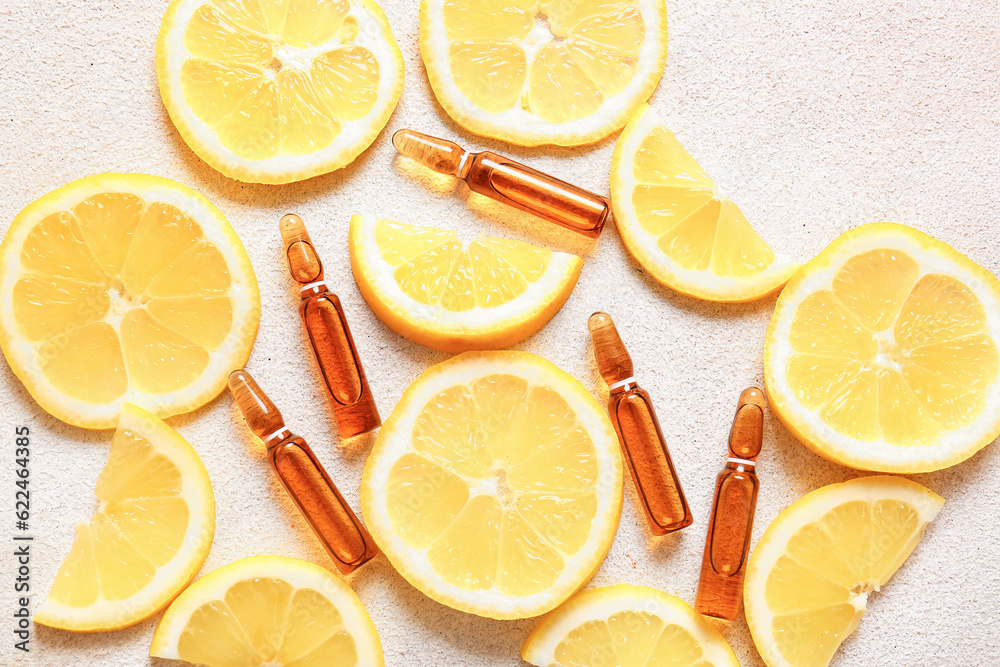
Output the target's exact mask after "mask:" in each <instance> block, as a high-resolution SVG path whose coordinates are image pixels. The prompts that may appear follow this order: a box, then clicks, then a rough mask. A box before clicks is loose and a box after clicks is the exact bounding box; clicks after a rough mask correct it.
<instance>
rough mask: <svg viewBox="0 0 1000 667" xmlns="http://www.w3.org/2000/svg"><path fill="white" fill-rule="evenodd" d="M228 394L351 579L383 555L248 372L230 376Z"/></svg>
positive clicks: (277, 471)
mask: <svg viewBox="0 0 1000 667" xmlns="http://www.w3.org/2000/svg"><path fill="white" fill-rule="evenodd" d="M229 391H230V392H232V394H233V398H234V399H235V400H236V405H238V406H239V408H240V411H241V412H242V413H243V417H244V418H245V419H246V420H247V424H248V425H249V426H250V429H251V430H252V431H253V432H254V433H255V434H256V435H257V437H259V438H260V439H261V440H263V441H264V445H265V446H266V447H267V458H268V460H269V461H270V462H271V466H272V467H273V468H274V471H275V472H276V473H277V474H278V479H280V480H281V483H282V485H284V487H285V490H286V491H287V492H288V495H289V496H291V497H292V500H293V501H294V502H295V505H296V507H298V508H299V511H300V512H301V513H302V516H304V517H305V519H306V521H307V522H308V523H309V526H310V527H311V528H312V529H313V532H314V533H316V537H318V538H319V541H320V543H321V544H322V545H323V548H324V549H326V552H327V553H328V554H330V558H332V559H333V562H334V563H336V564H337V569H339V570H340V571H341V572H342V573H344V574H350V573H351V572H353V571H354V570H356V569H357V568H358V567H360V566H361V565H363V564H364V563H366V562H368V561H369V560H371V559H372V558H374V557H375V556H376V555H377V554H378V547H377V546H376V545H375V541H374V540H373V539H372V537H371V535H369V534H368V530H367V529H366V528H365V527H364V524H362V523H361V521H360V520H359V519H358V517H357V516H355V514H354V512H353V510H351V507H350V506H349V505H348V504H347V501H346V500H344V497H343V496H342V495H340V491H338V490H337V487H336V486H334V484H333V482H332V481H331V480H330V476H329V475H327V473H326V470H325V469H324V468H323V466H322V464H320V462H319V461H318V460H317V459H316V455H315V454H313V452H312V449H310V448H309V445H308V444H306V441H305V440H303V439H302V438H300V437H299V436H297V435H295V434H294V433H292V432H291V431H289V430H288V428H286V427H285V420H284V418H283V417H282V416H281V412H279V411H278V408H277V407H276V406H275V405H274V403H272V402H271V399H269V398H268V397H267V394H265V393H264V392H263V390H262V389H261V388H260V386H258V384H257V383H256V382H255V381H254V379H253V378H252V377H251V376H250V374H249V373H247V372H246V371H242V370H240V371H234V372H233V373H232V374H231V375H230V376H229Z"/></svg>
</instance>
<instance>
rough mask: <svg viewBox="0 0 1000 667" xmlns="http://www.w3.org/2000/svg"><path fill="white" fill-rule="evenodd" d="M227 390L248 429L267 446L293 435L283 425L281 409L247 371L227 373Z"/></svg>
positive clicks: (293, 435)
mask: <svg viewBox="0 0 1000 667" xmlns="http://www.w3.org/2000/svg"><path fill="white" fill-rule="evenodd" d="M229 391H230V392H231V393H232V395H233V399H235V401H236V405H237V406H238V407H239V409H240V412H242V413H243V418H244V419H246V422H247V425H248V426H249V427H250V430H251V431H253V432H254V435H256V436H257V437H258V438H260V439H261V440H263V441H264V444H265V445H267V446H268V447H269V448H270V447H273V446H275V445H278V444H280V443H282V442H284V441H285V440H288V439H290V438H293V437H295V434H293V433H292V432H291V431H289V430H288V427H286V426H285V419H284V417H282V416H281V411H279V410H278V407H277V406H276V405H275V404H274V403H273V402H272V401H271V399H270V398H268V396H267V394H265V393H264V390H263V389H261V388H260V385H258V384H257V382H256V380H254V379H253V377H252V376H251V375H250V374H249V373H247V372H246V371H244V370H237V371H233V372H232V373H231V374H230V375H229Z"/></svg>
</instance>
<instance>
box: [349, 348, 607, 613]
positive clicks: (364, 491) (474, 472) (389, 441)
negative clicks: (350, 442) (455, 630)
mask: <svg viewBox="0 0 1000 667" xmlns="http://www.w3.org/2000/svg"><path fill="white" fill-rule="evenodd" d="M621 506H622V461H621V455H620V454H619V452H618V440H617V438H616V436H615V431H614V429H613V428H612V426H611V422H610V420H609V419H608V416H607V413H606V412H605V411H604V409H603V408H601V406H599V405H598V404H597V403H596V402H595V401H594V399H593V398H592V397H591V396H590V394H589V393H588V392H587V391H586V389H584V388H583V386H582V385H581V384H580V383H579V382H577V381H576V380H575V379H573V378H572V377H570V376H569V375H567V374H566V373H564V372H563V371H561V370H559V369H558V368H556V367H555V366H553V365H552V364H551V363H549V362H548V361H545V360H544V359H541V358H539V357H536V356H534V355H532V354H527V353H525V352H466V353H464V354H461V355H459V356H457V357H454V358H452V359H449V360H448V361H445V362H442V363H440V364H437V365H435V366H432V367H431V368H429V369H428V370H426V371H424V373H423V374H421V376H420V377H419V378H417V379H416V380H415V381H414V382H413V384H411V385H410V386H409V387H408V388H407V389H406V391H405V392H404V393H403V397H402V399H401V400H400V402H399V404H398V405H397V406H396V409H395V410H394V411H393V413H392V416H391V417H390V418H389V419H388V420H387V421H386V422H385V424H384V425H383V426H382V430H381V431H380V432H379V434H378V438H377V439H376V441H375V446H374V447H373V449H372V453H371V455H370V456H369V457H368V461H367V463H366V464H365V470H364V474H363V476H362V479H361V509H362V513H363V514H364V517H365V522H366V524H367V525H368V529H369V530H370V531H371V534H372V536H373V537H374V538H375V541H376V542H378V545H379V547H381V549H382V551H383V552H384V553H385V555H386V556H387V557H388V558H389V561H390V562H391V563H392V565H393V566H394V567H395V568H396V569H397V570H398V571H399V573H400V574H401V575H402V576H403V577H404V578H405V579H406V580H407V581H409V582H410V583H411V584H413V585H414V586H415V587H416V588H418V589H419V590H421V591H423V592H424V593H425V594H426V595H428V596H429V597H431V598H433V599H435V600H437V601H438V602H441V603H442V604H446V605H448V606H450V607H453V608H455V609H459V610H461V611H466V612H470V613H473V614H478V615H480V616H486V617H490V618H498V619H509V618H526V617H529V616H537V615H539V614H542V613H544V612H546V611H548V610H550V609H552V608H553V607H555V606H556V605H558V604H559V603H561V602H562V601H563V600H565V599H566V598H567V597H569V596H570V595H571V594H572V593H573V592H574V591H576V590H577V589H578V588H579V587H580V586H581V585H583V584H584V583H585V582H586V581H587V580H588V579H590V577H592V576H593V574H594V572H595V571H596V570H597V568H598V567H599V566H600V564H601V561H602V560H603V559H604V556H605V555H606V554H607V552H608V549H609V548H610V547H611V542H612V540H613V539H614V536H615V532H616V531H617V529H618V519H619V516H620V515H621Z"/></svg>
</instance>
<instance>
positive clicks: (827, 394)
mask: <svg viewBox="0 0 1000 667" xmlns="http://www.w3.org/2000/svg"><path fill="white" fill-rule="evenodd" d="M998 341H1000V281H998V280H997V279H996V277H995V276H993V275H992V274H990V273H989V272H988V271H986V270H985V269H983V268H982V267H980V266H978V265H977V264H975V263H974V262H972V261H971V260H970V259H968V258H967V257H965V256H964V255H962V254H961V253H959V252H958V251H956V250H955V249H954V248H952V247H950V246H948V245H945V244H944V243H941V242H940V241H937V240H935V239H933V238H931V237H930V236H927V235H926V234H924V233H922V232H919V231H917V230H915V229H912V228H910V227H906V226H903V225H896V224H892V223H876V224H870V225H863V226H861V227H857V228H855V229H852V230H850V231H849V232H847V233H845V234H843V235H842V236H841V237H840V238H838V239H836V240H835V241H834V242H833V243H831V244H830V245H829V246H828V247H827V248H826V249H825V250H824V251H823V252H821V253H820V254H819V255H818V256H817V257H816V258H815V259H813V260H812V261H810V262H809V263H808V264H806V265H805V266H803V267H802V269H801V271H800V272H799V273H798V274H796V275H795V277H794V278H792V280H791V281H790V282H789V283H788V285H787V286H786V287H785V289H784V291H783V292H782V293H781V296H780V297H779V298H778V302H777V304H776V306H775V310H774V315H773V316H772V317H771V323H770V326H769V327H768V331H767V338H766V340H765V344H764V377H765V379H766V386H767V393H768V398H769V400H770V404H771V407H772V408H773V409H774V410H775V413H776V414H777V415H778V417H779V418H780V419H781V421H782V422H783V423H784V424H785V425H786V426H787V427H788V428H789V430H791V431H792V433H794V434H795V435H796V436H797V437H798V438H799V439H800V440H801V441H802V442H804V443H805V444H806V445H808V446H809V447H810V448H812V449H813V450H814V451H816V452H817V453H819V454H821V455H823V456H825V457H827V458H829V459H832V460H834V461H837V462H838V463H842V464H844V465H849V466H853V467H855V468H863V469H867V470H880V471H885V472H909V473H912V472H927V471H931V470H938V469H940V468H944V467H947V466H950V465H954V464H955V463H958V462H959V461H962V460H964V459H966V458H968V457H969V456H972V455H973V454H974V453H975V452H977V451H978V450H979V449H981V448H982V447H984V446H986V445H987V444H988V443H990V442H991V441H993V439H995V438H996V437H997V435H998V434H1000V382H998V379H1000V378H998V371H1000V360H998V355H997V344H998Z"/></svg>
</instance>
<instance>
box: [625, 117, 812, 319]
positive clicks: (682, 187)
mask: <svg viewBox="0 0 1000 667" xmlns="http://www.w3.org/2000/svg"><path fill="white" fill-rule="evenodd" d="M611 203H612V209H613V211H614V214H615V222H616V224H617V226H618V232H619V233H620V234H621V237H622V241H623V242H624V243H625V247H626V248H628V250H629V252H630V253H632V256H633V257H635V259H636V261H638V262H639V264H640V265H641V266H642V267H643V268H644V269H646V270H647V271H649V273H650V275H652V276H653V277H654V278H655V279H656V280H658V281H659V282H661V283H663V284H664V285H667V286H668V287H670V288H672V289H675V290H677V291H678V292H681V293H683V294H687V295H689V296H693V297H696V298H699V299H707V300H710V301H752V300H754V299H759V298H762V297H764V296H767V295H768V294H770V293H771V292H774V291H775V290H777V289H780V288H781V286H782V285H784V284H785V282H786V281H787V280H788V278H789V277H790V276H791V275H792V274H793V273H794V272H795V271H796V269H798V265H797V264H795V263H794V262H792V261H791V260H789V259H788V258H787V257H784V256H783V255H779V254H776V253H775V252H774V250H772V249H771V247H770V246H769V245H768V244H767V243H766V242H765V241H764V240H763V239H762V238H761V237H760V235H759V234H757V232H756V231H754V229H753V227H751V226H750V223H749V222H748V221H747V219H746V217H745V216H744V215H743V213H742V212H741V211H740V209H739V207H738V206H737V205H736V204H734V203H733V202H731V201H729V200H728V199H725V198H723V197H722V196H721V195H719V193H718V190H717V188H716V185H715V183H714V182H713V181H712V179H711V178H709V176H708V174H706V173H705V171H704V169H702V168H701V166H700V165H699V164H698V163H697V162H696V161H695V160H694V158H692V157H691V155H690V154H689V153H688V152H687V151H686V150H684V147H683V146H681V144H680V142H678V141H677V138H676V137H675V136H674V135H673V133H672V132H671V131H670V130H668V129H667V128H666V127H664V126H663V124H662V122H661V121H660V119H659V118H658V117H657V115H656V113H655V112H653V111H651V110H650V109H649V107H648V106H646V105H642V106H641V107H640V108H639V109H638V110H637V111H636V113H635V115H634V116H633V118H632V120H630V121H629V124H628V126H627V127H626V128H625V130H624V131H623V132H622V134H621V136H620V137H619V138H618V143H617V144H616V145H615V153H614V157H613V158H612V161H611Z"/></svg>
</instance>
